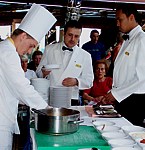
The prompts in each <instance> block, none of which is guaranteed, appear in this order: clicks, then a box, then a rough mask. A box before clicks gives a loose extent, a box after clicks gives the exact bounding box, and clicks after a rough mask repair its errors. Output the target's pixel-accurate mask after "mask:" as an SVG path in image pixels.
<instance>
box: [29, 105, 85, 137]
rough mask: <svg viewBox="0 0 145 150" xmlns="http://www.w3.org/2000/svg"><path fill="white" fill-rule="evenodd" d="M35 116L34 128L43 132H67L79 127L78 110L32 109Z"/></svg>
mask: <svg viewBox="0 0 145 150" xmlns="http://www.w3.org/2000/svg"><path fill="white" fill-rule="evenodd" d="M32 110H33V111H34V117H35V130H36V131H38V132H42V133H45V134H55V135H60V134H68V133H73V132H76V131H77V130H78V129H79V123H81V122H83V120H80V112H79V111H77V110H73V109H67V108H49V109H40V110H36V109H32Z"/></svg>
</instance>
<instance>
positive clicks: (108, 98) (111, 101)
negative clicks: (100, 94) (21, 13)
mask: <svg viewBox="0 0 145 150" xmlns="http://www.w3.org/2000/svg"><path fill="white" fill-rule="evenodd" d="M114 102H115V98H114V96H113V95H112V93H111V92H109V93H108V94H106V95H105V96H104V98H103V99H102V103H103V104H114Z"/></svg>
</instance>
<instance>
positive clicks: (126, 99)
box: [104, 4, 145, 126]
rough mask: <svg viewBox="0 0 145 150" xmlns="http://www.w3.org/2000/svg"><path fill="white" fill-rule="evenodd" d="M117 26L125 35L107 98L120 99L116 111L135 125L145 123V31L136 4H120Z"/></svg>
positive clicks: (109, 99) (117, 13)
mask: <svg viewBox="0 0 145 150" xmlns="http://www.w3.org/2000/svg"><path fill="white" fill-rule="evenodd" d="M116 19H117V26H118V27H119V29H120V31H122V32H123V33H125V34H128V35H125V36H124V37H126V38H124V39H125V41H124V42H123V44H122V47H121V49H120V51H119V53H118V55H117V58H116V60H115V66H114V72H113V88H112V90H111V92H110V93H108V94H107V95H106V98H105V99H104V103H106V102H107V101H110V102H112V101H115V99H116V100H117V101H118V103H117V104H116V109H117V111H118V112H119V113H120V114H121V115H122V116H124V117H125V118H127V119H128V120H129V121H130V122H132V123H133V124H134V125H140V126H144V124H143V120H144V119H145V111H144V110H145V109H144V107H145V62H144V61H145V33H144V32H143V31H142V28H141V26H140V25H139V24H138V12H137V10H136V8H135V7H134V5H131V4H128V5H127V4H125V5H120V6H118V7H117V11H116Z"/></svg>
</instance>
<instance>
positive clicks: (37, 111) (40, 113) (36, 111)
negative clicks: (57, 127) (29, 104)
mask: <svg viewBox="0 0 145 150" xmlns="http://www.w3.org/2000/svg"><path fill="white" fill-rule="evenodd" d="M31 110H32V111H34V112H35V113H37V114H39V115H44V116H47V114H45V113H44V112H42V111H40V110H37V109H35V108H32V109H31Z"/></svg>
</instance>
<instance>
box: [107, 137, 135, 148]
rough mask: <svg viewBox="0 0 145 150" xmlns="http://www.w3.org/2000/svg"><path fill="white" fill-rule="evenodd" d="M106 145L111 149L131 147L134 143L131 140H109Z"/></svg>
mask: <svg viewBox="0 0 145 150" xmlns="http://www.w3.org/2000/svg"><path fill="white" fill-rule="evenodd" d="M108 143H109V144H110V145H111V146H112V147H124V146H128V147H133V146H134V145H135V144H136V142H135V141H134V140H132V139H113V140H109V141H108ZM122 150H124V149H122Z"/></svg>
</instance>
